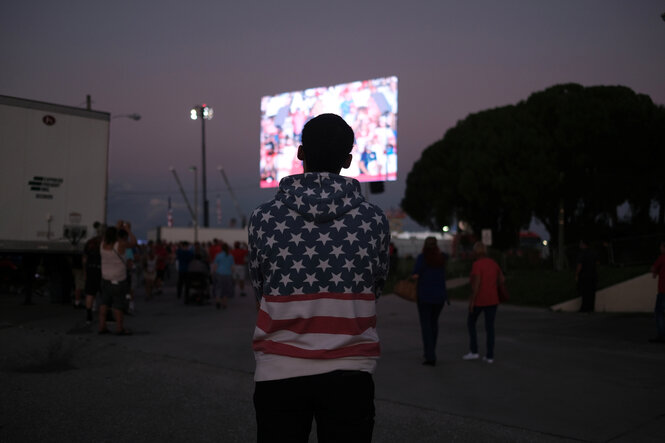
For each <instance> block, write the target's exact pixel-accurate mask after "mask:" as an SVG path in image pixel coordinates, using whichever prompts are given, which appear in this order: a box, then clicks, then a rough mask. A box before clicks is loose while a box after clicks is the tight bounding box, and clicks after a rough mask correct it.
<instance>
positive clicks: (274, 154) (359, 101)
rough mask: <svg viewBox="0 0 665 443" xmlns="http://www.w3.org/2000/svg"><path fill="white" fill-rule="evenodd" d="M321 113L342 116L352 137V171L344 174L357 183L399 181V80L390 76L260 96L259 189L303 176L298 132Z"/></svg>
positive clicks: (349, 169)
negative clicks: (288, 178) (353, 141)
mask: <svg viewBox="0 0 665 443" xmlns="http://www.w3.org/2000/svg"><path fill="white" fill-rule="evenodd" d="M324 113H333V114H337V115H340V116H341V117H342V118H344V120H345V121H346V122H347V123H348V124H349V126H351V128H353V132H354V134H355V137H356V142H355V145H354V146H353V151H352V152H351V154H352V155H353V161H352V163H351V167H350V168H348V169H344V170H343V171H342V174H343V175H345V176H349V177H353V178H355V179H357V180H358V181H361V182H373V181H393V180H396V179H397V77H395V76H392V77H383V78H377V79H373V80H365V81H357V82H352V83H344V84H340V85H336V86H329V87H320V88H311V89H307V90H304V91H295V92H285V93H283V94H278V95H274V96H266V97H263V98H262V99H261V154H260V171H261V187H262V188H271V187H276V186H277V185H278V184H279V181H280V180H281V179H282V178H284V177H286V176H289V175H293V174H300V173H302V172H303V167H302V162H301V161H300V160H298V158H297V152H298V146H299V145H300V142H301V134H302V128H303V127H304V126H305V123H307V121H309V120H310V119H312V118H314V117H316V116H317V115H319V114H324Z"/></svg>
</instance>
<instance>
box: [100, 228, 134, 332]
mask: <svg viewBox="0 0 665 443" xmlns="http://www.w3.org/2000/svg"><path fill="white" fill-rule="evenodd" d="M120 229H123V230H125V231H127V233H128V236H127V239H126V240H125V239H122V238H119V236H118V231H119V230H120ZM134 245H136V238H135V237H134V234H132V232H131V225H130V224H129V223H127V222H124V221H119V222H118V224H117V227H114V226H111V227H109V228H107V229H106V232H105V233H104V240H103V241H102V245H101V248H100V252H101V256H102V285H101V286H102V287H101V293H102V297H101V306H100V308H99V334H109V333H110V332H111V331H109V330H108V328H107V327H106V315H107V313H108V308H109V306H111V308H112V309H113V316H114V317H115V323H116V327H117V330H116V334H117V335H131V332H130V331H128V330H127V329H125V327H124V324H123V320H124V312H125V310H126V309H127V303H128V299H127V294H129V285H128V281H127V264H126V262H125V259H124V257H125V251H126V250H127V248H131V247H132V246H134Z"/></svg>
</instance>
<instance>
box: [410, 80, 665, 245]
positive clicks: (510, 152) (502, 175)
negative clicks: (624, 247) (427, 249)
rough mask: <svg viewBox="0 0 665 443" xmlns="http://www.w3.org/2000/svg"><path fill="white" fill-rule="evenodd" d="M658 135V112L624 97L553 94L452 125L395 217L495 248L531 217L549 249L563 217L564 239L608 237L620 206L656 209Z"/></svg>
mask: <svg viewBox="0 0 665 443" xmlns="http://www.w3.org/2000/svg"><path fill="white" fill-rule="evenodd" d="M664 127H665V108H663V107H662V106H656V105H654V104H653V102H652V101H651V99H650V98H649V97H648V96H646V95H641V94H635V93H634V92H633V91H631V90H630V89H629V88H626V87H622V86H612V87H607V86H597V87H586V88H585V87H583V86H580V85H577V84H564V85H557V86H554V87H551V88H548V89H546V90H545V91H541V92H537V93H534V94H532V95H531V96H530V97H529V98H528V99H527V100H525V101H522V102H520V103H518V104H517V105H511V106H505V107H501V108H495V109H491V110H487V111H482V112H479V113H475V114H471V115H469V116H468V117H467V118H465V119H464V120H462V121H460V122H458V124H457V125H456V126H455V127H453V128H451V129H450V130H448V131H447V132H446V134H445V135H444V137H443V139H441V140H439V141H437V142H435V143H434V144H432V145H431V146H429V147H428V148H427V149H425V150H424V151H423V154H422V157H421V159H420V160H419V161H417V162H416V163H415V164H414V167H413V169H412V170H411V172H410V173H409V175H408V177H407V187H406V192H405V196H404V199H403V201H402V208H403V209H404V210H405V211H406V212H407V213H408V214H409V215H410V216H411V217H412V218H413V219H414V220H416V221H417V222H419V223H421V224H423V225H425V226H428V227H430V228H438V227H440V226H442V225H445V224H449V223H450V222H451V221H452V220H453V219H454V218H457V219H462V220H465V221H467V222H469V223H470V224H471V226H472V227H473V228H474V229H475V230H478V229H483V228H490V229H492V230H493V232H494V238H495V239H496V245H497V246H498V247H508V246H512V245H514V244H515V243H516V242H517V239H518V235H517V234H518V232H519V230H520V229H521V228H523V227H524V226H526V225H528V223H529V221H530V220H531V218H532V216H535V217H537V218H538V219H539V220H540V221H542V222H543V224H544V225H545V227H546V229H547V230H548V231H549V233H550V235H551V237H552V238H553V239H554V240H556V239H557V235H558V229H557V228H558V223H559V214H560V209H561V208H563V209H564V213H565V227H566V237H567V238H569V239H573V238H577V237H579V236H580V235H581V233H582V232H585V231H591V232H592V233H593V234H595V235H597V236H605V235H609V232H610V230H611V229H612V227H614V226H616V224H617V209H616V208H617V206H618V205H620V204H621V203H623V202H625V201H628V202H630V204H631V207H632V208H634V209H633V215H634V216H635V217H640V216H642V217H643V216H644V214H645V213H646V214H647V216H648V213H649V209H650V208H651V203H652V202H653V201H654V200H656V201H659V202H660V207H661V208H663V207H664V205H665V197H664V196H663V193H664V186H663V181H662V180H660V179H659V175H658V174H659V170H658V168H659V167H660V165H662V162H663V160H664V159H665V134H664V133H663V130H662V129H663V128H664ZM661 220H662V221H661V223H665V216H664V217H662V218H661Z"/></svg>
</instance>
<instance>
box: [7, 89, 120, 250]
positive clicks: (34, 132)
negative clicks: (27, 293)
mask: <svg viewBox="0 0 665 443" xmlns="http://www.w3.org/2000/svg"><path fill="white" fill-rule="evenodd" d="M109 122H110V114H109V113H107V112H99V111H91V110H88V109H81V108H74V107H69V106H61V105H54V104H50V103H42V102H37V101H32V100H25V99H21V98H15V97H8V96H2V95H0V158H2V161H1V162H0V252H6V251H14V252H25V251H41V252H44V251H49V252H68V251H69V252H71V251H77V250H79V249H80V242H81V240H83V239H85V238H86V237H88V236H94V235H95V233H94V229H93V223H94V222H96V221H97V222H101V223H104V222H105V220H106V193H107V164H108V147H109Z"/></svg>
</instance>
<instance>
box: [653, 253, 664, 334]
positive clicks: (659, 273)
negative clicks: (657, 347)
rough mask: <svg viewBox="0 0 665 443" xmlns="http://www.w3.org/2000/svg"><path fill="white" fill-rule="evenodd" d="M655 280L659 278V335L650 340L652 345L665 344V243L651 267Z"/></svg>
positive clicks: (657, 310)
mask: <svg viewBox="0 0 665 443" xmlns="http://www.w3.org/2000/svg"><path fill="white" fill-rule="evenodd" d="M651 274H652V275H653V278H656V277H658V295H656V306H655V307H654V315H655V318H656V331H657V332H658V335H656V337H654V338H652V339H649V341H650V342H652V343H665V241H664V242H661V243H660V256H659V257H658V259H657V260H656V262H655V263H654V264H653V266H652V267H651Z"/></svg>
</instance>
